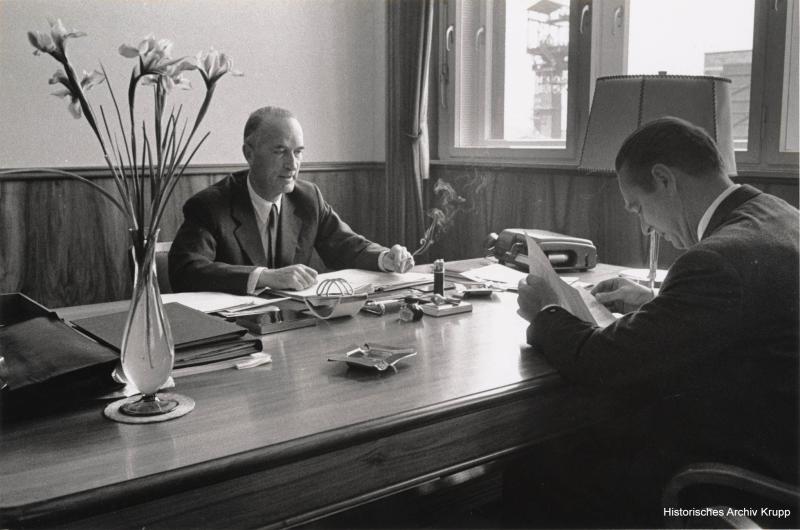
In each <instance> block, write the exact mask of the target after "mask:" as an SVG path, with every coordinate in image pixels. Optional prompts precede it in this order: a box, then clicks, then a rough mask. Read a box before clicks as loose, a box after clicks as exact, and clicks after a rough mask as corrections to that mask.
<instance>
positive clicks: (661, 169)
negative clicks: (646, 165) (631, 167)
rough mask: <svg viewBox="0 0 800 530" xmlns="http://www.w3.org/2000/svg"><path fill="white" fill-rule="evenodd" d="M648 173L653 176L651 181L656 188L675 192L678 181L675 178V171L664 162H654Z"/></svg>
mask: <svg viewBox="0 0 800 530" xmlns="http://www.w3.org/2000/svg"><path fill="white" fill-rule="evenodd" d="M650 174H651V175H652V176H653V183H654V184H655V186H656V189H657V190H664V191H668V192H670V193H677V191H678V183H677V180H676V179H675V172H674V171H673V170H672V168H670V167H669V166H667V165H665V164H661V163H659V164H654V165H653V167H652V168H650Z"/></svg>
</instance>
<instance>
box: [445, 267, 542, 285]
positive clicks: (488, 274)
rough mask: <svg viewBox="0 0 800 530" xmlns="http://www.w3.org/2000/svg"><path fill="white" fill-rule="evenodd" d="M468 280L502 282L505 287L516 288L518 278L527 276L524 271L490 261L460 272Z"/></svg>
mask: <svg viewBox="0 0 800 530" xmlns="http://www.w3.org/2000/svg"><path fill="white" fill-rule="evenodd" d="M461 274H462V275H463V276H466V277H467V278H469V279H470V280H474V281H476V282H491V283H499V284H503V285H504V286H505V287H506V288H507V289H512V290H516V289H517V284H518V283H519V281H520V280H522V279H523V278H525V276H527V274H526V273H524V272H522V271H518V270H516V269H512V268H511V267H506V266H505V265H501V264H499V263H492V264H491V265H486V266H484V267H478V268H477V269H471V270H468V271H464V272H462V273H461Z"/></svg>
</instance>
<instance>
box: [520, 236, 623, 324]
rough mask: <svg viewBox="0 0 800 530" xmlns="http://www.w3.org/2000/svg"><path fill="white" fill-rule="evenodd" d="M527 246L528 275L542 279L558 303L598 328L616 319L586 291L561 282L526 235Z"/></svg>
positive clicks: (535, 244) (537, 247) (548, 262)
mask: <svg viewBox="0 0 800 530" xmlns="http://www.w3.org/2000/svg"><path fill="white" fill-rule="evenodd" d="M525 239H526V242H527V245H528V267H529V272H530V274H532V275H534V276H537V277H539V278H541V279H543V280H544V281H545V282H547V284H548V285H549V286H550V287H551V288H552V289H553V291H554V292H555V293H556V296H557V297H558V303H559V305H560V306H561V307H564V308H565V309H567V311H569V312H570V313H572V314H573V315H575V316H576V317H578V318H580V319H581V320H585V321H586V322H591V323H593V324H596V325H598V326H603V327H605V326H607V325H609V324H611V323H612V322H614V321H615V320H616V319H615V318H614V315H612V314H611V311H609V310H608V309H606V307H605V306H604V305H603V304H601V303H600V302H598V301H597V299H595V297H594V296H592V294H591V293H589V292H588V291H587V290H586V289H582V288H578V289H576V288H574V287H572V286H570V285H569V284H567V282H565V281H564V280H562V279H561V278H560V277H559V276H558V274H556V271H555V270H554V269H553V266H552V264H551V263H550V260H549V259H547V256H546V255H545V253H544V252H542V249H541V248H539V244H538V243H537V242H536V240H535V239H533V238H532V237H529V236H527V235H526V237H525Z"/></svg>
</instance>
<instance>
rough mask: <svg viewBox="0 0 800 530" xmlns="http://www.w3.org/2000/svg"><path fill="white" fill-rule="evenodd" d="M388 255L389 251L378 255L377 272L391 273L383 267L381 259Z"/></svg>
mask: <svg viewBox="0 0 800 530" xmlns="http://www.w3.org/2000/svg"><path fill="white" fill-rule="evenodd" d="M388 253H389V250H388V249H387V250H384V251H381V253H380V254H378V270H379V271H381V272H391V271H390V270H389V269H387V268H386V267H384V266H383V257H384V256H385V255H386V254H388Z"/></svg>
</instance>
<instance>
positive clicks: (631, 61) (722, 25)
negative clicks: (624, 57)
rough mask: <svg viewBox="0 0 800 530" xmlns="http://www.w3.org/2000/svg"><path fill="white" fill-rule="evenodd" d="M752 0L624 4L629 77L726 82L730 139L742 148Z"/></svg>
mask: <svg viewBox="0 0 800 530" xmlns="http://www.w3.org/2000/svg"><path fill="white" fill-rule="evenodd" d="M754 13H755V0H670V1H669V2H656V1H653V0H631V1H630V17H629V20H630V26H629V38H628V69H627V73H628V74H630V75H640V74H657V73H658V72H659V71H666V72H667V73H668V74H672V75H681V74H684V75H713V76H718V77H727V78H728V79H730V80H731V113H732V120H733V139H734V146H735V147H736V149H737V150H747V130H748V118H749V112H750V76H751V63H752V53H753V17H754Z"/></svg>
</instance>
